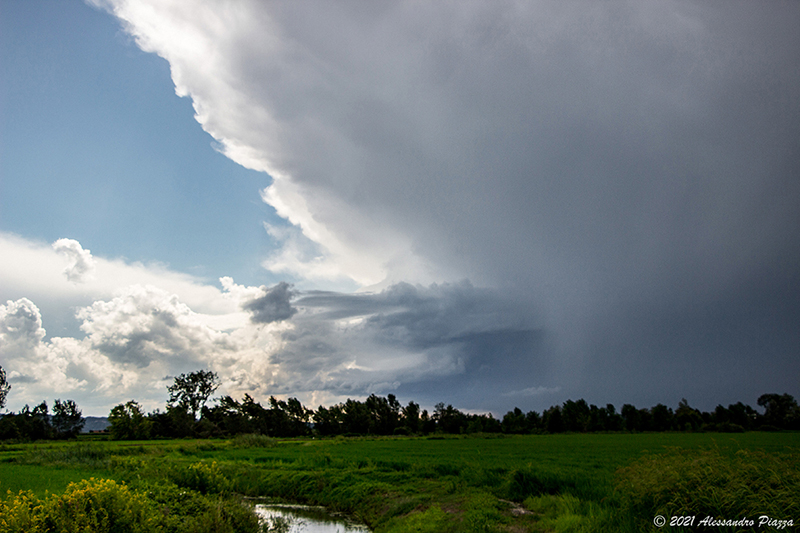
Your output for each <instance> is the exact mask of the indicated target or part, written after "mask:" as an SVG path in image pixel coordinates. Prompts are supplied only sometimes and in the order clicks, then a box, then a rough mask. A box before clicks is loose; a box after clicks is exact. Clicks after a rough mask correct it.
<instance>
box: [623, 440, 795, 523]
mask: <svg viewBox="0 0 800 533" xmlns="http://www.w3.org/2000/svg"><path fill="white" fill-rule="evenodd" d="M615 485H616V486H615V488H616V491H617V495H618V498H619V502H620V508H619V514H620V515H621V516H627V517H633V518H632V521H633V527H634V528H635V529H637V530H642V529H641V528H644V527H650V524H651V523H652V520H653V518H654V517H655V516H656V515H661V516H664V517H666V518H667V521H668V523H667V527H665V528H664V529H662V531H683V530H685V528H684V527H678V528H671V527H669V518H670V517H672V516H696V517H697V518H696V519H695V523H697V522H699V521H700V520H702V519H703V518H704V517H706V516H711V517H715V518H717V519H728V520H737V519H742V518H745V517H748V518H751V519H753V518H757V517H759V516H761V515H766V516H769V517H772V518H775V519H792V518H793V519H795V520H797V519H798V518H800V497H798V495H800V454H798V452H797V450H794V451H787V452H785V453H766V452H764V451H761V450H739V451H737V452H736V453H734V454H733V455H732V456H731V455H725V454H722V453H720V450H719V449H716V448H714V449H710V450H704V451H687V450H679V449H675V450H671V451H670V452H669V453H666V454H661V455H648V456H646V457H642V458H641V459H639V460H637V461H635V462H634V463H633V464H632V465H630V466H628V467H625V468H622V469H620V470H619V471H618V472H617V476H616V484H615ZM757 523H758V522H757V521H756V524H757ZM752 529H753V530H757V529H758V527H757V526H756V527H754V528H752ZM737 530H741V529H740V528H737Z"/></svg>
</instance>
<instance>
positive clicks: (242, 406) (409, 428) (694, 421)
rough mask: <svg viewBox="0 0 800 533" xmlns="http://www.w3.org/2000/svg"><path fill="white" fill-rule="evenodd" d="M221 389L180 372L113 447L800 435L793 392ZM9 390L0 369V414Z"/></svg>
mask: <svg viewBox="0 0 800 533" xmlns="http://www.w3.org/2000/svg"><path fill="white" fill-rule="evenodd" d="M218 387H219V377H218V376H217V374H215V373H214V372H211V371H207V370H200V371H197V372H191V373H188V374H181V375H180V376H178V377H176V378H174V383H173V384H172V385H170V386H169V387H168V388H167V390H168V392H169V401H168V402H167V405H166V409H165V410H164V411H161V410H159V409H156V410H154V411H152V412H150V413H146V412H145V411H144V410H143V409H142V406H141V405H140V404H139V403H138V402H136V401H134V400H131V401H129V402H127V403H123V404H119V405H117V406H115V407H114V408H113V409H111V412H110V413H109V416H108V419H109V422H110V426H109V433H110V435H111V437H112V438H114V439H131V440H132V439H151V438H156V439H157V438H183V437H201V438H209V437H229V436H233V435H238V434H249V433H253V434H261V435H267V436H270V437H299V436H310V435H314V436H322V437H326V436H335V435H345V436H347V435H353V436H355V435H430V434H435V433H444V434H467V433H506V434H536V433H562V432H579V433H584V432H585V433H591V432H608V431H628V432H640V431H720V432H743V431H751V430H762V431H777V430H798V429H800V407H798V404H797V401H796V400H795V399H794V397H792V396H791V395H789V394H764V395H762V396H760V397H759V398H758V402H757V404H758V405H759V406H760V407H762V408H763V409H764V413H759V412H758V411H756V410H755V409H753V408H752V407H751V406H749V405H746V404H743V403H742V402H738V403H736V404H731V405H729V406H728V407H723V406H722V405H718V406H717V407H716V408H715V409H714V411H711V412H702V411H700V410H698V409H695V408H693V407H691V406H690V405H689V404H688V402H687V401H686V400H685V399H684V400H681V402H680V403H679V404H678V406H677V408H676V409H674V410H673V409H672V408H670V407H667V406H666V405H663V404H658V405H656V406H654V407H651V408H637V407H635V406H633V405H631V404H625V405H623V406H622V409H621V410H620V411H619V412H617V410H616V408H615V407H614V405H612V404H607V405H606V406H604V407H598V406H596V405H593V404H592V405H590V404H588V403H587V402H586V401H585V400H583V399H580V400H567V401H566V402H564V403H563V404H561V405H555V406H552V407H550V408H548V409H546V410H544V411H542V412H541V413H539V412H537V411H528V412H527V413H526V412H523V411H522V410H521V409H519V408H517V407H515V408H514V409H513V410H511V411H508V412H507V413H506V414H505V415H504V416H503V417H502V418H500V419H498V418H495V417H494V416H492V414H470V413H465V412H462V411H460V410H459V409H456V408H455V407H453V406H452V405H447V406H445V404H444V403H439V404H437V405H436V406H435V407H434V409H433V412H431V413H429V412H428V411H427V410H426V409H421V408H420V406H419V404H417V403H416V402H413V401H410V402H408V404H407V405H402V404H401V403H400V402H399V401H398V400H397V398H396V397H395V395H393V394H389V395H387V396H386V397H383V396H378V395H375V394H371V395H370V396H369V397H367V398H366V399H365V400H364V401H360V400H353V399H348V400H346V401H344V402H342V403H339V404H336V405H332V406H329V407H324V406H321V405H320V406H319V407H318V408H317V409H316V410H313V409H309V408H307V407H305V406H304V405H303V404H302V403H301V402H300V401H299V400H298V399H297V398H289V399H288V400H279V399H276V398H275V397H274V396H271V397H270V398H269V399H268V400H267V402H266V405H262V404H261V403H259V402H257V401H256V400H255V399H254V398H253V397H251V396H250V395H249V394H245V395H244V397H243V398H242V399H241V400H236V399H234V398H232V397H231V396H222V397H219V398H217V399H216V400H215V401H214V402H213V405H211V406H208V405H207V403H208V400H209V399H210V398H211V395H212V394H213V393H214V392H215V391H216V390H217V388H218ZM9 388H10V386H9V385H8V384H7V382H6V381H5V373H4V372H3V371H2V368H1V367H0V408H2V407H3V405H4V404H5V397H6V395H7V393H8V390H9ZM82 426H83V423H82V419H81V412H80V410H79V409H78V408H77V405H75V402H74V401H72V400H66V401H65V402H62V401H61V400H56V402H55V407H54V414H53V415H52V416H51V415H50V414H49V413H48V408H47V404H46V403H45V402H42V403H41V404H40V405H38V406H36V407H34V408H33V409H30V408H29V407H28V406H27V405H26V406H25V407H24V408H23V409H22V410H21V411H20V412H19V413H16V414H15V413H8V414H5V415H3V416H2V418H1V419H0V439H15V440H37V439H47V438H66V437H71V436H75V435H77V433H78V432H79V431H80V429H81V428H82Z"/></svg>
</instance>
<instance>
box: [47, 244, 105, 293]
mask: <svg viewBox="0 0 800 533" xmlns="http://www.w3.org/2000/svg"><path fill="white" fill-rule="evenodd" d="M53 250H55V251H56V252H58V253H60V254H61V255H63V256H65V257H66V258H67V260H68V261H69V265H68V266H67V268H65V269H64V275H65V276H66V277H67V279H68V280H69V281H74V282H76V283H81V282H83V281H86V280H88V279H91V278H93V277H94V271H95V261H94V258H93V257H92V253H91V252H90V251H89V250H84V249H83V247H81V243H79V242H78V241H76V240H74V239H58V240H57V241H56V242H54V243H53Z"/></svg>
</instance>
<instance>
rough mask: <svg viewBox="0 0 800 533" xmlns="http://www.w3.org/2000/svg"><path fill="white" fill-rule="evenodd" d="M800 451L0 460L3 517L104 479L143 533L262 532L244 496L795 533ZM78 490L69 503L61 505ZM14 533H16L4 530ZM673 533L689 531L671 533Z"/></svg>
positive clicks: (520, 520)
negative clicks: (732, 523)
mask: <svg viewBox="0 0 800 533" xmlns="http://www.w3.org/2000/svg"><path fill="white" fill-rule="evenodd" d="M798 437H800V434H798V433H794V432H775V433H768V432H747V433H737V434H719V433H640V434H628V433H606V434H556V435H518V436H507V435H490V436H489V435H483V436H480V435H479V436H469V437H457V436H441V435H432V436H428V437H360V438H342V437H338V438H331V439H312V438H303V439H273V438H268V437H263V436H253V435H243V436H239V437H236V438H234V439H230V440H221V439H219V440H169V441H142V442H108V441H82V440H79V441H77V442H52V443H46V444H36V443H34V444H15V445H4V446H0V461H2V463H0V491H2V493H6V491H10V493H8V494H7V496H6V498H5V504H4V505H5V511H4V513H3V515H4V519H5V518H6V517H12V516H16V515H15V514H14V513H15V512H17V511H18V510H19V508H20V506H22V505H23V504H22V503H20V502H21V501H22V500H21V499H20V495H19V491H20V490H25V491H30V493H27V495H26V497H27V498H29V499H31V498H32V499H34V500H35V501H37V502H47V501H51V503H50V504H49V505H50V506H51V507H52V508H53V509H55V508H57V507H58V505H56V503H52V502H54V501H55V499H56V498H62V499H64V498H68V496H69V497H71V498H76V497H77V496H75V494H77V493H78V492H80V491H78V490H77V489H76V486H72V488H71V489H69V490H68V488H67V487H68V484H69V483H71V482H77V481H80V480H85V479H90V478H94V482H93V483H95V485H98V486H99V484H100V481H98V480H101V479H104V480H108V479H110V480H114V481H115V482H116V484H115V485H113V486H111V485H109V484H106V485H103V486H102V487H101V488H96V487H94V486H90V485H89V484H84V485H83V486H82V487H81V488H80V490H81V491H83V492H80V494H81V495H85V494H89V495H90V496H91V494H93V493H92V491H93V490H97V491H101V492H102V491H105V492H103V494H111V493H114V494H118V493H120V491H122V492H124V493H125V497H124V498H122V500H120V501H123V500H124V501H134V502H139V503H137V505H140V508H137V509H127V508H125V509H122V508H121V510H119V513H120V515H121V516H122V515H125V516H128V515H130V516H133V515H136V513H139V514H138V515H136V516H141V517H148V518H147V519H148V520H150V521H149V522H147V521H145V522H146V523H147V524H149V525H148V526H147V527H145V528H144V529H141V530H142V531H146V530H148V528H149V530H154V531H155V530H163V531H171V530H172V531H254V530H257V528H256V526H255V525H254V524H253V523H252V521H248V517H247V516H245V514H246V513H245V514H241V515H240V514H239V513H240V511H241V510H242V509H244V507H243V505H242V504H243V503H245V504H246V501H247V500H245V499H244V498H245V497H246V498H276V499H281V500H285V501H291V502H298V503H310V504H316V505H324V506H326V507H328V508H329V509H330V510H333V511H339V512H344V513H348V514H351V515H354V516H356V517H358V518H359V519H361V520H362V521H364V522H366V523H367V524H368V525H370V527H372V528H373V530H374V531H376V532H406V531H431V532H447V531H453V532H457V531H519V532H522V531H641V530H642V528H646V529H647V530H654V529H655V528H654V527H653V525H652V524H653V519H654V516H655V515H657V514H661V515H663V516H665V517H667V519H669V518H670V517H671V516H680V515H697V516H698V518H697V520H700V519H702V518H703V517H705V516H706V515H709V516H714V517H717V518H723V519H740V518H743V517H745V516H747V517H750V518H752V517H754V516H756V517H757V516H758V515H768V516H770V517H771V518H774V519H781V520H785V519H793V520H794V522H795V523H797V522H798V519H800V504H798V503H797V498H796V494H798V493H800V438H798ZM70 490H71V491H72V492H70V493H69V494H70V495H71V496H70V495H67V494H65V491H67V492H69V491H70ZM114 491H116V492H114ZM125 491H129V493H130V494H128V492H125ZM90 496H85V498H89V499H91V497H90ZM81 497H84V496H81ZM109 498H110V496H109ZM137 498H138V499H137ZM48 499H49V500H48ZM118 499H119V498H118ZM112 500H113V498H112ZM92 501H99V500H97V499H96V498H95V500H92ZM109 501H111V500H109ZM113 501H117V500H113ZM15 502H16V503H15ZM118 505H123V504H122V503H118ZM28 507H29V508H34V507H35V506H32V505H28ZM40 507H41V508H42V509H44V510H46V509H49V508H50V507H47V505H45V504H44V503H43V504H42V505H41V506H40ZM123 507H124V506H123ZM15 509H16V510H17V511H15ZM165 509H169V511H165ZM187 509H190V510H191V512H188V511H187ZM42 512H44V511H42ZM48 512H49V511H48ZM53 512H55V511H53ZM125 513H127V514H125ZM198 517H205V518H202V519H200V518H198ZM31 520H32V519H31ZM131 520H133V518H131ZM142 520H144V518H142ZM32 523H33V522H30V524H32ZM3 524H5V525H3ZM30 524H29V525H30ZM3 527H5V530H6V531H14V530H15V529H14V527H16V526H13V524H10V523H9V524H7V523H5V522H0V530H2V528H3ZM137 527H138V526H137ZM143 527H144V526H143ZM739 529H741V528H739ZM745 529H746V528H745ZM767 529H768V528H765V527H761V528H756V527H754V528H753V530H760V531H764V530H767ZM19 530H24V528H22V527H21V526H20V529H19ZM42 530H44V529H42ZM661 530H662V531H679V530H685V528H681V527H675V528H670V527H669V524H667V527H665V528H663V529H661ZM717 530H724V529H719V528H717ZM731 530H733V529H731ZM737 530H738V529H737Z"/></svg>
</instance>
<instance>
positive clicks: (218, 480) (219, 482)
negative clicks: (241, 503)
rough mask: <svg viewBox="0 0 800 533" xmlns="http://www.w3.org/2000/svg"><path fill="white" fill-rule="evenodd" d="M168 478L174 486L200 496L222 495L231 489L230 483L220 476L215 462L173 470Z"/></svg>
mask: <svg viewBox="0 0 800 533" xmlns="http://www.w3.org/2000/svg"><path fill="white" fill-rule="evenodd" d="M170 477H171V478H172V481H173V482H174V483H175V484H176V485H178V486H180V487H185V488H187V489H192V490H196V491H197V492H200V493H201V494H209V493H214V494H224V493H226V492H228V491H229V490H230V488H231V482H230V481H229V480H228V478H226V477H225V476H224V475H223V474H222V471H221V470H220V469H219V466H217V462H216V461H214V462H211V463H205V462H202V461H201V462H199V463H193V464H190V465H189V466H188V467H187V468H180V469H175V470H174V471H173V472H172V473H171V475H170Z"/></svg>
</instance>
